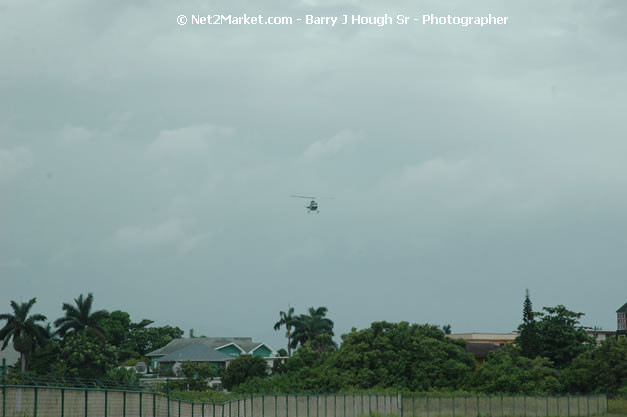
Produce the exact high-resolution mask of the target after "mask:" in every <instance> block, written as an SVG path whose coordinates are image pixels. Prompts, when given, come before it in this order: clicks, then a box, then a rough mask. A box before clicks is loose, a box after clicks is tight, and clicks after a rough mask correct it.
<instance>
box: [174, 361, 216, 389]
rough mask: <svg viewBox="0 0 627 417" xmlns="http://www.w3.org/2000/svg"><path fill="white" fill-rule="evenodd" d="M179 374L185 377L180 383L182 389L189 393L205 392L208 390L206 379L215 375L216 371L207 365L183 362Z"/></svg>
mask: <svg viewBox="0 0 627 417" xmlns="http://www.w3.org/2000/svg"><path fill="white" fill-rule="evenodd" d="M181 374H182V375H183V376H184V377H185V379H184V380H182V381H181V383H182V385H183V386H182V387H181V388H183V389H188V390H191V391H206V390H207V389H209V385H208V379H210V378H213V377H215V376H216V375H217V372H216V369H215V368H214V367H213V366H211V365H210V364H208V363H198V362H190V361H185V362H183V363H182V364H181Z"/></svg>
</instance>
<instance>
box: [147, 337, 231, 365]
mask: <svg viewBox="0 0 627 417" xmlns="http://www.w3.org/2000/svg"><path fill="white" fill-rule="evenodd" d="M192 340H194V339H192ZM231 359H233V358H232V357H231V356H229V355H227V354H226V353H222V352H220V351H218V350H215V349H212V348H210V347H208V346H206V345H204V344H202V343H191V344H188V345H187V346H185V347H183V348H181V349H179V350H177V351H176V352H172V353H170V354H169V355H165V356H163V357H161V358H159V359H157V362H185V361H191V362H225V361H228V360H231Z"/></svg>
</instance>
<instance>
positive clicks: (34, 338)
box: [0, 298, 48, 372]
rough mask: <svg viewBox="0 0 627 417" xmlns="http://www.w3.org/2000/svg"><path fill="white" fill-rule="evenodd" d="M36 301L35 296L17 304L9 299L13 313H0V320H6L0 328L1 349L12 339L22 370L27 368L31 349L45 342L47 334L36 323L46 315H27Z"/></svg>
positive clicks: (43, 319) (44, 318)
mask: <svg viewBox="0 0 627 417" xmlns="http://www.w3.org/2000/svg"><path fill="white" fill-rule="evenodd" d="M36 301H37V299H36V298H32V299H31V300H30V301H28V302H26V303H19V304H18V303H16V302H15V301H11V308H12V309H13V314H9V313H6V314H0V320H6V324H5V325H4V327H3V328H2V329H0V341H2V349H4V348H5V347H7V345H8V344H9V342H10V341H11V340H12V341H13V347H14V348H15V350H16V351H17V352H19V353H20V359H21V364H22V372H25V371H26V370H27V369H28V360H29V358H30V355H31V354H32V352H33V350H35V348H36V347H37V346H38V345H42V344H43V343H45V342H46V339H47V335H48V332H47V331H46V329H45V328H44V327H43V326H42V325H40V324H38V323H37V322H40V321H45V320H46V317H45V316H43V315H41V314H32V315H29V313H30V309H31V308H32V307H33V305H34V304H35V302H36Z"/></svg>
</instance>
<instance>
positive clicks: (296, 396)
mask: <svg viewBox="0 0 627 417" xmlns="http://www.w3.org/2000/svg"><path fill="white" fill-rule="evenodd" d="M294 403H295V404H296V417H298V394H297V393H296V394H294Z"/></svg>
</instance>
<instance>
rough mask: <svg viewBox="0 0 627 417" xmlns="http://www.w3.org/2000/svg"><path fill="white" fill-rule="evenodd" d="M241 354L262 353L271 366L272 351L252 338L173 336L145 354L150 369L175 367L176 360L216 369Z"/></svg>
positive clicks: (273, 353)
mask: <svg viewBox="0 0 627 417" xmlns="http://www.w3.org/2000/svg"><path fill="white" fill-rule="evenodd" d="M240 355H253V356H262V357H263V358H266V360H267V361H268V362H269V365H270V366H271V365H272V361H273V358H274V356H275V352H274V350H273V349H272V348H271V347H270V346H268V345H267V344H265V343H259V342H255V341H253V339H252V337H194V338H189V339H174V340H172V341H171V342H170V343H168V344H167V345H165V346H163V347H162V348H159V349H157V350H155V351H152V352H150V353H148V354H147V355H146V356H148V357H149V358H150V367H151V368H152V369H153V370H160V371H162V372H163V371H167V370H169V369H175V367H176V366H177V365H176V364H177V363H182V362H185V361H190V362H197V363H209V364H211V365H212V366H214V367H215V368H216V370H218V372H219V371H220V370H222V369H225V368H226V367H227V366H228V363H229V362H230V361H231V360H233V359H235V358H237V357H239V356H240Z"/></svg>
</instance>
